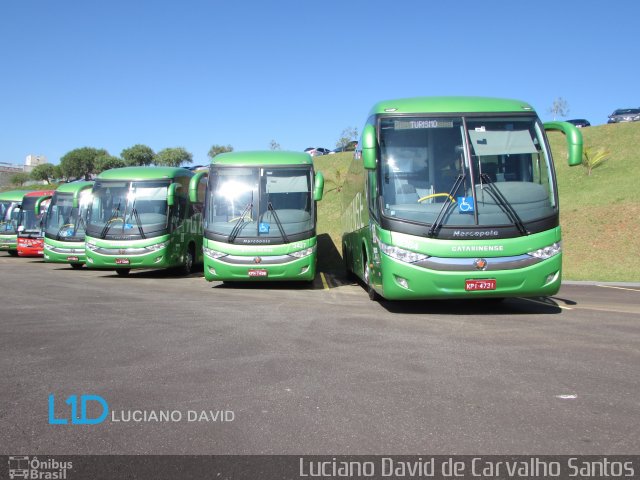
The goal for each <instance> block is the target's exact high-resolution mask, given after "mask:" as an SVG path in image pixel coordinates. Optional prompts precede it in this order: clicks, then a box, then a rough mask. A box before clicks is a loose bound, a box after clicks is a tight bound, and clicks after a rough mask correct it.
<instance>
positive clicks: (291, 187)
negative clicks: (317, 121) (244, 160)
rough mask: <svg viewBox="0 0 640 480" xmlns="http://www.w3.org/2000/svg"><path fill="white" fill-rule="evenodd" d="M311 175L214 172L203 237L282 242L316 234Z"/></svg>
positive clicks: (278, 170) (276, 170)
mask: <svg viewBox="0 0 640 480" xmlns="http://www.w3.org/2000/svg"><path fill="white" fill-rule="evenodd" d="M311 174H312V171H311V168H310V167H308V166H304V167H273V168H268V167H225V166H219V167H213V168H212V169H211V173H210V175H209V190H208V191H209V193H208V195H209V198H208V203H207V212H206V219H205V225H204V228H205V231H207V232H211V233H214V234H218V235H222V236H223V237H224V238H225V239H226V240H227V241H228V242H230V243H233V242H234V241H235V240H236V239H237V238H252V239H274V238H277V239H282V241H283V243H288V241H289V240H290V237H291V236H297V237H296V239H299V238H300V237H299V235H300V234H302V233H306V232H309V231H313V230H314V226H315V223H314V219H313V211H314V210H313V201H312V197H311V187H312V185H313V182H312V176H311Z"/></svg>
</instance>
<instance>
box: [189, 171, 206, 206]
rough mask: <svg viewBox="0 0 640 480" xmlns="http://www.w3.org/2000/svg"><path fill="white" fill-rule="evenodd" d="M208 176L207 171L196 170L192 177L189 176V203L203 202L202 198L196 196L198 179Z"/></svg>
mask: <svg viewBox="0 0 640 480" xmlns="http://www.w3.org/2000/svg"><path fill="white" fill-rule="evenodd" d="M208 176H209V172H198V173H196V174H195V175H194V176H193V177H191V180H189V201H190V202H191V203H202V202H204V199H203V198H202V199H200V198H198V186H199V185H200V181H201V180H202V179H203V178H206V177H208Z"/></svg>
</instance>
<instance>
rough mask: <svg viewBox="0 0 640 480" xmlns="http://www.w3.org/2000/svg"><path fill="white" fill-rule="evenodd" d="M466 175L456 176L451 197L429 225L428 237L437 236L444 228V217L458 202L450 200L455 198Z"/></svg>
mask: <svg viewBox="0 0 640 480" xmlns="http://www.w3.org/2000/svg"><path fill="white" fill-rule="evenodd" d="M466 176H467V175H466V174H465V173H460V174H458V178H456V181H455V182H453V187H451V190H449V197H448V198H447V200H446V201H445V203H443V204H442V208H440V212H439V213H438V216H437V217H436V219H435V220H434V221H433V223H432V224H431V227H429V230H428V231H427V237H435V236H436V234H437V233H438V232H439V231H440V229H441V228H442V222H444V219H445V217H446V216H447V214H448V213H449V210H451V207H452V206H453V205H455V204H456V202H452V201H450V199H451V198H455V194H456V193H457V192H458V190H459V189H460V185H462V182H463V181H464V179H465V177H466Z"/></svg>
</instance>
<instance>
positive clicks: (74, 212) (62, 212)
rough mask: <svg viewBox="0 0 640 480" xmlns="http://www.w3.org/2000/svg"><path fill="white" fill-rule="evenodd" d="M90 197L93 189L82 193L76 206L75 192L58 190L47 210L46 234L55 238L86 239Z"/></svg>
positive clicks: (68, 239) (71, 240)
mask: <svg viewBox="0 0 640 480" xmlns="http://www.w3.org/2000/svg"><path fill="white" fill-rule="evenodd" d="M90 199H91V191H90V190H85V191H83V192H82V194H81V195H80V198H79V203H78V207H74V206H73V193H61V192H56V193H55V194H54V195H53V199H52V200H51V204H50V205H49V209H48V211H47V217H46V219H45V223H44V232H45V235H46V236H47V237H48V238H53V239H55V240H65V241H69V242H81V241H84V237H85V233H86V231H85V230H86V223H85V222H86V213H87V208H88V207H89V202H90Z"/></svg>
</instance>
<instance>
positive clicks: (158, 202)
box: [87, 181, 169, 239]
mask: <svg viewBox="0 0 640 480" xmlns="http://www.w3.org/2000/svg"><path fill="white" fill-rule="evenodd" d="M168 187H169V181H144V182H143V181H139V182H136V181H133V182H129V181H96V183H95V185H94V187H93V196H92V200H91V204H90V206H89V213H88V219H87V234H88V235H89V236H91V237H96V238H101V239H121V238H123V237H124V238H127V239H140V238H149V237H155V236H160V235H164V234H166V232H167V226H168V215H167V212H168V207H167V191H168Z"/></svg>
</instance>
